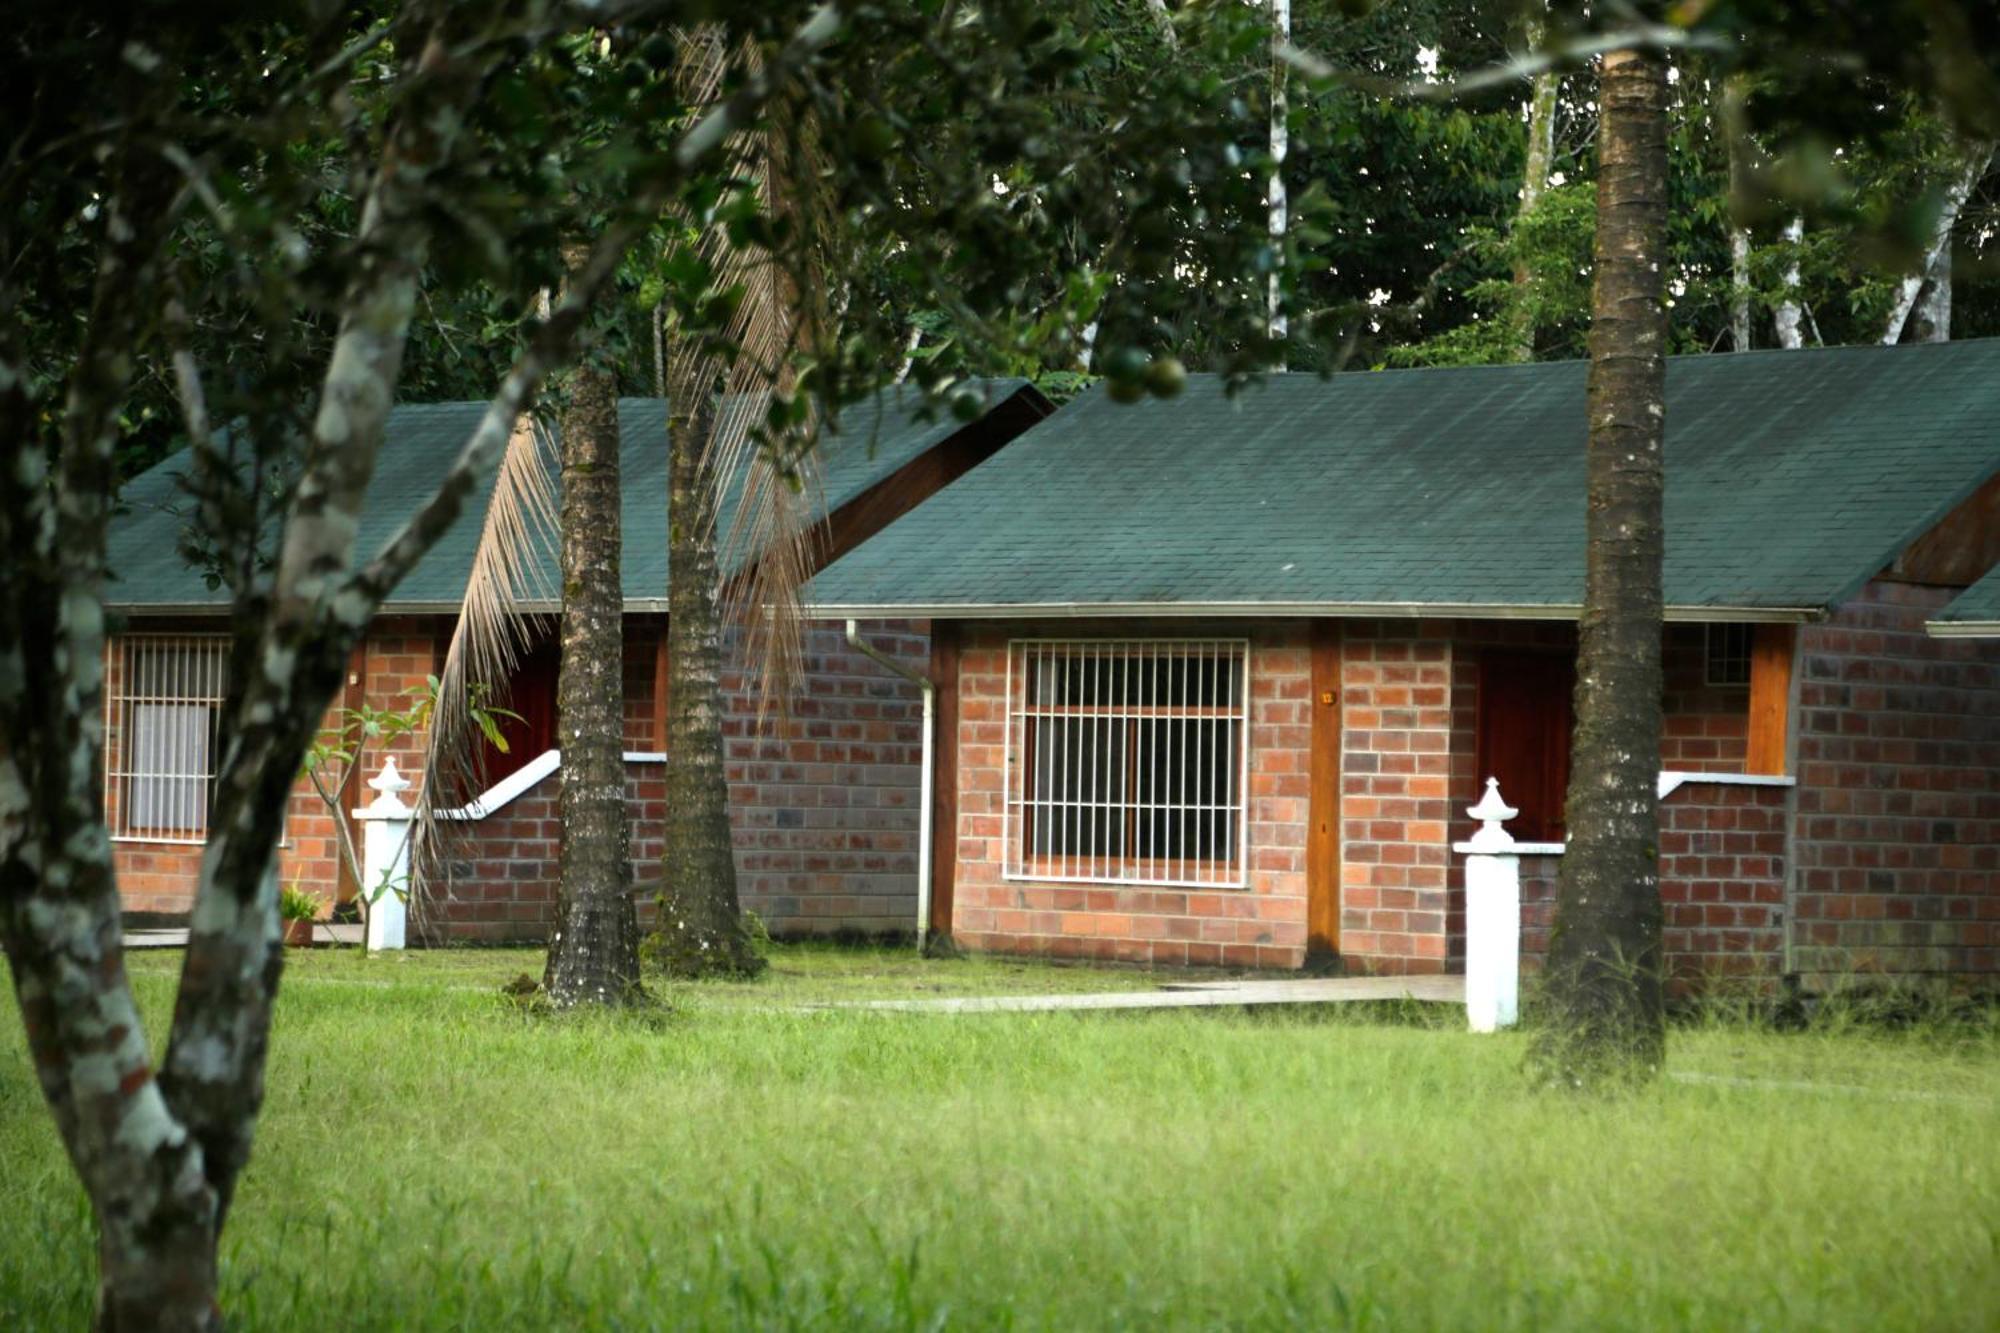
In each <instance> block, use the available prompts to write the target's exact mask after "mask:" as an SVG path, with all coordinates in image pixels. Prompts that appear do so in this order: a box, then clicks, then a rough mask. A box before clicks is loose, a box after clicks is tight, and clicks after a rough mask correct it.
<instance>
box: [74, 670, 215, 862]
mask: <svg viewBox="0 0 2000 1333" xmlns="http://www.w3.org/2000/svg"><path fill="white" fill-rule="evenodd" d="M228 677H229V640H228V638H227V637H226V636H224V635H221V634H129V635H126V636H124V637H122V638H120V639H119V640H118V645H117V648H116V650H115V653H114V657H113V663H112V672H111V678H110V680H109V681H107V682H106V684H107V686H108V689H107V692H106V698H107V704H106V716H105V727H104V812H105V816H106V819H107V820H108V822H109V823H110V826H111V836H112V837H113V838H119V839H127V840H131V841H140V842H201V841H202V840H203V839H204V838H206V837H207V835H208V806H209V796H210V793H211V790H212V787H213V784H214V781H215V763H216V760H217V758H218V757H219V756H218V755H217V753H216V751H217V749H218V727H219V724H220V721H221V717H222V704H223V700H224V699H225V698H226V697H227V692H228V686H229V679H228Z"/></svg>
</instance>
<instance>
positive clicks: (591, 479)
mask: <svg viewBox="0 0 2000 1333" xmlns="http://www.w3.org/2000/svg"><path fill="white" fill-rule="evenodd" d="M588 254H589V250H588V247H586V246H584V245H581V244H575V243H572V244H570V245H566V246H565V247H564V256H563V258H564V262H565V264H566V266H568V267H570V268H572V269H574V268H576V267H578V266H580V265H581V264H582V263H583V261H584V260H585V258H586V257H587V256H588ZM618 445H619V435H618V384H617V379H616V377H615V376H614V375H613V374H612V372H610V371H609V370H606V369H604V368H603V367H602V366H598V365H592V364H590V363H588V362H585V363H584V364H582V365H579V366H578V367H577V368H576V370H575V371H573V372H572V373H571V375H570V381H569V393H568V396H567V399H566V400H565V402H564V405H563V414H562V597H563V614H562V665H561V668H560V670H559V673H558V675H557V677H556V727H557V736H558V738H559V740H558V743H559V745H560V747H561V750H562V795H561V806H560V809H561V815H562V834H561V842H560V847H559V852H558V857H559V863H560V867H561V876H560V877H561V884H560V888H559V892H558V896H557V901H556V923H555V934H554V936H553V937H552V938H551V939H550V940H549V961H548V968H547V971H546V972H545V974H544V976H543V982H542V984H543V986H544V987H545V988H546V989H547V991H548V993H549V997H550V998H551V999H552V1000H553V1001H554V1002H555V1003H556V1005H557V1006H558V1007H561V1008H569V1007H571V1006H573V1005H578V1004H622V1003H625V1002H626V1001H628V1000H631V999H635V998H637V997H638V996H639V995H640V994H641V993H642V992H641V989H640V985H639V921H638V917H637V916H636V914H635V913H634V911H633V908H632V864H631V860H630V849H631V831H630V828H629V826H628V824H627V821H626V810H625V678H624V657H625V627H624V620H625V592H624V586H623V583H622V581H621V579H620V575H619V550H620V545H619V543H620V536H619V499H620V497H619V486H618Z"/></svg>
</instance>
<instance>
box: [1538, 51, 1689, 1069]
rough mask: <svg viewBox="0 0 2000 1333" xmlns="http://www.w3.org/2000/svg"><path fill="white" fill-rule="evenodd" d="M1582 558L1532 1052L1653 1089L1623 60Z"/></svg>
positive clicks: (1650, 582) (1658, 192)
mask: <svg viewBox="0 0 2000 1333" xmlns="http://www.w3.org/2000/svg"><path fill="white" fill-rule="evenodd" d="M1598 102H1599V105H1600V107H1601V108H1602V110H1601V115H1600V121H1599V125H1598V168H1597V243H1596V273H1595V281H1594V290H1593V297H1592V309H1591V329H1590V380H1589V390H1588V403H1589V407H1588V410H1589V417H1590V437H1589V457H1588V473H1587V475H1588V483H1587V484H1588V490H1589V517H1588V555H1587V561H1586V566H1585V570H1586V573H1585V584H1584V594H1583V597H1584V600H1583V617H1582V623H1581V626H1580V642H1579V650H1578V660H1577V685H1576V740H1575V744H1574V747H1573V749H1572V752H1571V753H1572V757H1571V769H1570V783H1569V792H1568V801H1567V805H1566V809H1567V811H1568V824H1569V828H1570V842H1569V850H1568V852H1567V853H1566V854H1565V855H1564V857H1563V859H1562V874H1561V879H1560V881H1559V884H1558V888H1557V897H1556V920H1555V928H1554V932H1553V934H1552V936H1551V938H1550V941H1549V960H1548V972H1547V985H1546V990H1545V993H1544V994H1545V1004H1546V1012H1545V1014H1544V1016H1543V1026H1542V1028H1541V1031H1540V1033H1539V1037H1538V1042H1537V1052H1538V1056H1539V1058H1540V1060H1541V1062H1542V1063H1543V1065H1544V1067H1545V1069H1546V1070H1547V1072H1548V1074H1549V1076H1550V1077H1552V1078H1554V1079H1557V1080H1559V1081H1561V1082H1563V1083H1566V1084H1597V1083H1600V1082H1603V1081H1606V1080H1607V1079H1612V1078H1617V1077H1622V1076H1632V1075H1638V1076H1650V1075H1651V1073H1652V1072H1653V1071H1655V1070H1656V1069H1657V1068H1658V1065H1659V1062H1660V1058H1661V1056H1662V1053H1663V1051H1664V1047H1665V1026H1664V1017H1663V1004H1662V980H1661V976H1660V921H1661V908H1660V868H1659V807H1658V801H1657V794H1656V791H1655V787H1654V782H1655V775H1656V774H1657V773H1658V771H1659V766H1660V728H1661V722H1660V716H1661V682H1662V677H1661V669H1660V637H1661V624H1662V593H1661V568H1662V553H1663V550H1664V530H1663V524H1662V521H1661V500H1662V496H1663V494H1664V471H1663V467H1662V448H1661V447H1662V444H1663V442H1664V437H1665V423H1666V343H1667V320H1666V309H1665V306H1664V305H1663V303H1662V302H1663V297H1664V291H1663V289H1662V274H1663V272H1664V270H1665V268H1666V253H1665V251H1666V223H1667V117H1666V107H1667V73H1666V64H1665V62H1664V61H1663V60H1662V59H1661V58H1660V56H1658V55H1657V54H1655V53H1651V52H1641V51H1633V50H1622V51H1613V52H1609V53H1607V54H1606V55H1605V56H1604V57H1603V60H1602V65H1601V68H1600V73H1599V92H1598Z"/></svg>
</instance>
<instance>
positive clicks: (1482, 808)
mask: <svg viewBox="0 0 2000 1333" xmlns="http://www.w3.org/2000/svg"><path fill="white" fill-rule="evenodd" d="M1465 813H1466V814H1468V815H1471V816H1472V817H1473V818H1474V819H1476V820H1478V821H1479V828H1478V830H1477V831H1476V832H1474V833H1473V835H1472V838H1471V839H1470V841H1468V842H1467V844H1466V850H1467V851H1472V852H1504V851H1507V850H1509V849H1511V848H1512V847H1513V845H1514V835H1513V834H1511V833H1509V832H1508V831H1507V830H1506V829H1504V828H1502V827H1501V824H1502V823H1503V822H1504V821H1506V820H1509V819H1512V818H1513V817H1514V816H1515V815H1518V814H1520V813H1521V812H1520V811H1519V810H1516V809H1515V808H1514V807H1513V806H1511V805H1509V804H1507V802H1506V800H1505V798H1503V797H1502V796H1501V795H1500V779H1498V778H1488V779H1486V794H1485V795H1484V796H1481V797H1480V798H1479V804H1477V805H1475V806H1473V807H1472V808H1471V809H1470V810H1467V811H1466V812H1465Z"/></svg>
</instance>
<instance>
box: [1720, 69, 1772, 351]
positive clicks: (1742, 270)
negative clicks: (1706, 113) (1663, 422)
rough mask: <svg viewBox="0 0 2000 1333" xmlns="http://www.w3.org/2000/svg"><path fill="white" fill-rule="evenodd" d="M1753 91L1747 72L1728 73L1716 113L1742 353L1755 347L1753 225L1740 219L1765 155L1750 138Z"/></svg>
mask: <svg viewBox="0 0 2000 1333" xmlns="http://www.w3.org/2000/svg"><path fill="white" fill-rule="evenodd" d="M1749 91H1750V85H1749V79H1748V76H1747V75H1744V74H1732V75H1730V76H1728V77H1727V78H1726V79H1724V80H1723V81H1722V84H1721V104H1720V106H1719V107H1718V109H1717V113H1716V120H1717V122H1718V129H1719V131H1720V133H1721V135H1722V141H1723V147H1724V150H1725V152H1726V153H1727V154H1728V159H1729V217H1728V219H1727V221H1726V222H1725V224H1724V225H1725V226H1726V227H1727V228H1728V231H1729V345H1730V348H1731V350H1733V351H1738V352H1747V351H1749V350H1750V349H1751V346H1752V334H1751V323H1750V294H1751V279H1750V249H1751V247H1750V228H1748V227H1746V226H1744V225H1743V224H1742V223H1741V222H1739V221H1737V218H1738V217H1739V216H1741V215H1742V214H1743V213H1744V212H1746V211H1748V209H1749V207H1750V188H1751V181H1752V176H1753V172H1754V170H1755V169H1756V168H1757V167H1759V166H1760V165H1761V164H1762V162H1763V154H1762V152H1761V151H1760V150H1759V149H1758V147H1757V142H1756V140H1754V139H1752V138H1751V137H1750V127H1749V125H1748V124H1747V122H1746V118H1745V115H1744V103H1745V101H1746V100H1747V99H1748V97H1749Z"/></svg>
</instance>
